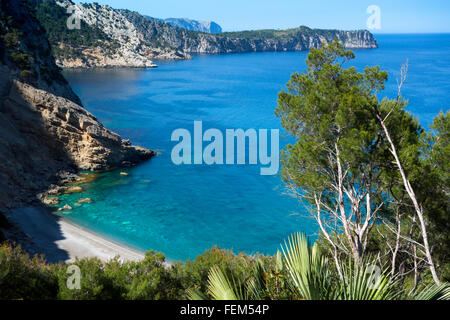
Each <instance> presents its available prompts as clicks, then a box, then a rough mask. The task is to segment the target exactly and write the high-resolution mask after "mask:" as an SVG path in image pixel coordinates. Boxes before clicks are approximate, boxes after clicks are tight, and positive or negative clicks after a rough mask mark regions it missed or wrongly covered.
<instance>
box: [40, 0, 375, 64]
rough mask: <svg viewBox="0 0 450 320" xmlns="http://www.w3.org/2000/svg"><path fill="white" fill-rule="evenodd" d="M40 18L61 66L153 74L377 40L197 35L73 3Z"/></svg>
mask: <svg viewBox="0 0 450 320" xmlns="http://www.w3.org/2000/svg"><path fill="white" fill-rule="evenodd" d="M71 6H73V8H76V10H74V12H73V17H76V18H78V19H80V22H81V23H80V29H73V30H70V29H69V28H67V20H68V19H69V17H71V14H69V13H67V9H68V8H69V7H71ZM36 13H37V18H38V19H39V21H40V23H41V25H42V26H43V27H44V28H45V30H46V32H47V34H48V37H49V41H50V43H51V45H52V47H53V54H54V56H55V59H56V63H57V65H59V66H60V67H65V68H91V67H139V68H151V67H155V66H156V65H155V64H154V62H153V61H154V60H184V59H191V54H221V53H244V52H270V51H304V50H309V49H311V48H318V47H320V46H321V45H322V44H323V43H330V42H332V41H335V40H338V41H341V42H342V43H343V44H344V46H345V47H347V48H352V49H371V48H377V47H378V44H377V41H376V40H375V38H374V36H373V35H372V34H371V33H370V32H369V31H366V30H358V31H340V30H320V29H310V28H308V27H304V26H303V27H299V28H294V29H288V30H260V31H243V32H229V33H218V34H211V33H215V32H214V31H219V29H218V28H215V29H214V28H213V27H214V26H213V25H212V23H211V24H210V25H209V28H210V29H209V32H210V33H205V32H198V31H192V30H203V31H207V32H208V29H207V28H206V27H205V25H203V27H201V26H200V24H199V23H196V22H195V21H192V20H186V19H185V20H183V23H182V20H177V19H169V20H167V21H161V20H160V19H155V18H150V17H147V16H143V15H141V14H139V13H137V12H132V11H129V10H122V9H113V8H111V7H108V6H102V5H99V4H96V3H92V4H77V5H75V4H74V3H73V2H72V1H70V0H63V1H57V0H43V1H38V2H37V4H36ZM194 24H196V27H194V26H193V25H194ZM174 26H175V27H174ZM211 28H213V29H214V30H212V29H211ZM219 28H220V27H219Z"/></svg>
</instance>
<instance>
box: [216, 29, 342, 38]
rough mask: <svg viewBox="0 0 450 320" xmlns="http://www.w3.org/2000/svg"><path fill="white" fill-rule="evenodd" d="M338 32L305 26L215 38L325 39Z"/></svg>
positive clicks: (226, 33)
mask: <svg viewBox="0 0 450 320" xmlns="http://www.w3.org/2000/svg"><path fill="white" fill-rule="evenodd" d="M336 32H337V30H321V29H311V28H308V27H305V26H301V27H299V28H292V29H286V30H274V29H266V30H251V31H238V32H223V33H219V34H215V36H220V37H228V38H239V39H253V40H255V39H283V38H284V39H285V38H295V39H300V38H301V37H302V36H311V35H314V36H322V37H325V38H334V37H335V36H336Z"/></svg>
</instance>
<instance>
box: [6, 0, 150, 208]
mask: <svg viewBox="0 0 450 320" xmlns="http://www.w3.org/2000/svg"><path fill="white" fill-rule="evenodd" d="M0 9H1V10H0V209H1V208H8V207H16V206H20V205H23V204H25V203H30V201H36V199H37V198H36V195H37V194H38V193H41V192H43V191H45V190H46V189H47V188H48V187H49V186H50V185H51V184H53V183H58V182H60V181H61V180H64V179H70V178H73V177H74V176H73V174H75V173H77V172H78V170H103V169H109V168H114V167H119V166H123V165H132V164H136V163H138V162H140V161H143V160H145V159H149V158H150V157H152V156H153V155H154V154H155V153H154V152H153V151H150V150H148V149H145V148H141V147H135V146H132V145H131V143H130V142H129V141H127V140H124V139H122V138H121V137H120V136H119V135H117V134H115V133H113V132H111V131H110V130H108V129H107V128H105V127H104V126H103V125H102V124H101V123H99V122H98V120H97V119H96V118H95V117H94V116H93V115H92V114H90V113H89V112H87V111H86V110H85V109H84V108H83V106H82V105H81V102H80V100H79V98H78V97H77V96H76V95H75V93H74V92H73V91H72V89H71V88H70V86H69V85H68V83H67V82H66V80H65V79H64V77H63V76H62V75H61V73H60V70H59V68H58V67H57V66H56V64H55V61H54V59H53V57H52V54H51V49H50V45H49V43H48V40H47V38H46V34H45V30H44V29H43V28H42V27H41V26H40V24H39V21H38V20H37V19H36V18H35V17H34V16H33V15H32V14H31V12H32V11H33V10H32V8H31V7H29V6H27V4H26V2H24V1H16V0H0Z"/></svg>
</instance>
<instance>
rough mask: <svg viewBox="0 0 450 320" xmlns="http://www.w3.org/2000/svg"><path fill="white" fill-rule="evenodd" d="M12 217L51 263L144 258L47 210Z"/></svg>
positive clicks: (16, 213)
mask: <svg viewBox="0 0 450 320" xmlns="http://www.w3.org/2000/svg"><path fill="white" fill-rule="evenodd" d="M8 218H9V219H10V220H11V221H13V222H14V223H16V224H17V225H18V226H19V227H20V229H21V230H22V231H23V232H25V233H26V234H28V236H30V237H31V238H32V241H33V242H34V243H35V245H36V246H37V247H38V248H37V250H38V251H39V252H40V253H43V254H45V257H46V259H47V260H48V261H50V262H59V261H63V262H66V263H70V262H73V261H74V260H75V258H76V257H78V258H93V257H97V258H99V259H101V260H103V261H108V260H110V259H112V258H114V257H116V256H120V259H121V260H123V261H138V260H142V259H143V258H144V253H143V252H138V251H136V250H133V249H131V248H128V247H126V246H123V245H120V244H118V243H116V242H114V241H111V240H108V239H105V238H103V237H101V236H99V235H97V234H94V233H92V232H90V231H88V230H86V229H83V228H81V227H79V226H77V225H75V224H73V223H70V222H68V221H67V220H64V219H62V218H60V217H58V216H56V215H54V214H52V213H50V212H48V211H47V210H46V209H45V208H35V207H28V208H22V209H16V210H13V211H12V212H11V213H10V214H8Z"/></svg>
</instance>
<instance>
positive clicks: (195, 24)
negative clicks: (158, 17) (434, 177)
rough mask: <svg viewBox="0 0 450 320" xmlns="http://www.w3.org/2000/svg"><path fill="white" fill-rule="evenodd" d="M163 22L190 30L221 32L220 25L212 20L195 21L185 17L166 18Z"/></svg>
mask: <svg viewBox="0 0 450 320" xmlns="http://www.w3.org/2000/svg"><path fill="white" fill-rule="evenodd" d="M163 21H164V22H166V23H168V24H170V25H171V26H172V27H175V28H180V29H184V30H190V31H198V32H204V33H211V34H215V33H221V32H222V27H221V26H219V25H218V24H217V23H215V22H214V21H197V20H191V19H186V18H168V19H164V20H163Z"/></svg>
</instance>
